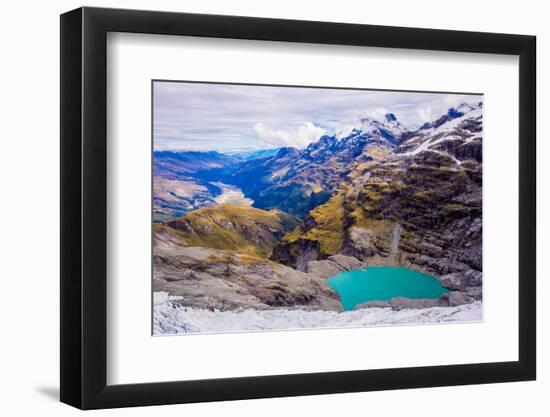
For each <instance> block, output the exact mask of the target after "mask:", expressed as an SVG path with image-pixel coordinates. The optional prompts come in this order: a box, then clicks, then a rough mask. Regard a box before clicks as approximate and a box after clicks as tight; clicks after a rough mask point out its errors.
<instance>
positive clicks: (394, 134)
mask: <svg viewBox="0 0 550 417" xmlns="http://www.w3.org/2000/svg"><path fill="white" fill-rule="evenodd" d="M407 130H408V129H407V128H406V127H405V126H403V125H402V124H401V123H400V122H399V120H398V119H397V116H396V115H395V114H394V113H386V114H385V115H384V117H383V120H382V121H379V120H377V119H374V118H372V117H359V118H357V119H356V120H354V121H353V122H351V123H349V124H346V125H344V126H342V127H341V128H340V129H337V130H336V135H335V136H336V138H337V139H338V140H342V139H345V138H347V137H348V136H351V135H354V134H366V135H380V136H383V137H385V138H386V139H388V140H390V142H392V143H393V142H395V141H396V140H397V139H398V137H399V136H401V135H402V134H403V133H404V132H406V131H407Z"/></svg>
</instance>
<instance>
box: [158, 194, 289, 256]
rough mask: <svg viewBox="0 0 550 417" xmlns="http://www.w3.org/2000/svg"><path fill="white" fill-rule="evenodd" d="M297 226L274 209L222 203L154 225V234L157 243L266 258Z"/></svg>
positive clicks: (287, 216) (286, 216)
mask: <svg viewBox="0 0 550 417" xmlns="http://www.w3.org/2000/svg"><path fill="white" fill-rule="evenodd" d="M297 224H298V219H297V218H295V217H294V216H291V215H289V214H287V213H283V212H281V211H278V210H271V211H266V210H260V209H256V208H253V207H247V206H239V205H232V204H222V205H219V206H216V207H211V208H204V209H200V210H195V211H193V212H191V213H189V214H187V215H185V216H184V217H181V218H178V219H175V220H171V221H168V222H165V223H163V224H157V225H155V227H154V232H155V241H157V242H161V241H169V242H171V243H173V244H175V245H178V246H201V247H207V248H214V249H222V250H223V249H227V250H231V251H235V252H239V253H245V254H250V255H255V256H259V257H263V258H269V257H270V256H271V253H272V250H273V247H274V246H275V245H276V244H277V243H278V241H279V240H280V239H281V237H282V236H283V235H284V234H285V233H286V232H289V231H291V230H292V229H294V228H295V227H296V225H297Z"/></svg>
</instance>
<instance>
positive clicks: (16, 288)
mask: <svg viewBox="0 0 550 417" xmlns="http://www.w3.org/2000/svg"><path fill="white" fill-rule="evenodd" d="M81 5H82V3H80V2H77V1H72V0H59V1H56V2H55V3H54V2H39V1H27V2H14V1H12V2H8V3H6V4H4V5H3V8H2V17H1V23H0V31H1V37H0V42H1V50H0V51H1V56H2V60H1V63H0V72H1V77H0V80H2V85H1V87H0V107H1V111H0V114H1V115H2V116H1V119H0V120H1V124H2V130H1V133H0V140H1V142H0V143H1V145H2V148H1V149H2V152H1V154H0V155H1V159H0V183H1V190H2V197H3V198H2V204H1V205H0V226H1V229H0V230H2V233H1V235H0V236H1V243H0V244H1V249H2V250H1V252H0V253H2V257H1V258H0V259H1V263H0V268H1V273H0V278H1V279H2V281H3V286H2V287H1V288H2V290H1V294H2V297H1V299H0V323H1V325H2V327H1V331H2V343H0V393H1V394H0V395H1V398H2V400H1V401H0V410H1V411H2V414H4V415H33V414H31V413H33V412H34V413H40V415H59V416H65V415H75V414H76V413H77V411H76V410H74V409H72V408H70V407H68V406H66V405H62V404H60V403H58V402H57V396H58V390H59V388H58V379H59V371H58V368H59V361H58V348H59V343H58V340H59V325H58V311H59V284H58V282H59V281H58V276H59V249H58V247H59V232H58V230H59V214H58V213H59V185H58V183H59V167H58V165H59V46H58V44H59V17H58V15H59V14H60V13H62V12H64V11H67V10H70V9H73V8H76V7H79V6H81ZM87 5H89V6H103V7H123V8H138V9H157V10H168V11H181V12H184V11H186V12H197V13H216V14H238V15H249V16H263V17H279V18H292V19H308V20H326V21H341V22H353V23H370V24H381V25H396V26H416V27H431V28H441V29H457V30H475V31H492V32H510V33H522V34H534V35H537V37H538V74H539V78H538V88H537V93H538V119H539V129H538V139H539V148H538V155H539V156H538V170H539V179H538V193H539V198H538V212H539V216H538V217H539V223H538V228H539V240H538V245H539V247H538V257H539V259H540V262H539V268H538V280H539V285H538V291H539V308H538V313H539V325H538V330H539V343H538V348H539V366H538V372H539V378H538V381H537V382H527V383H508V384H498V385H484V386H467V387H451V388H432V389H422V390H404V391H388V392H377V393H360V394H346V395H325V396H315V397H302V398H287V399H271V400H255V401H237V402H230V403H210V404H193V405H180V406H165V407H146V408H140V409H121V410H109V411H100V412H97V413H94V415H115V413H116V415H128V416H130V415H131V416H135V415H137V416H148V415H155V416H161V415H162V416H164V415H181V414H182V413H187V414H188V415H193V416H214V415H219V414H222V413H223V414H224V415H227V416H233V415H235V416H236V415H238V416H256V415H262V416H271V415H273V416H279V415H285V414H288V415H300V414H302V415H309V414H314V415H318V416H334V415H337V414H339V413H346V414H357V415H366V414H373V415H389V416H391V415H407V416H432V415H433V416H436V415H437V416H439V415H445V416H448V417H451V416H463V415H465V414H473V415H499V414H501V415H519V414H525V415H531V416H543V415H547V414H548V412H549V410H550V404H549V402H548V399H547V392H548V391H549V390H550V382H549V378H550V365H549V363H550V362H549V360H548V358H547V352H548V351H549V342H550V330H549V328H550V327H549V326H548V325H547V324H546V318H547V317H548V316H549V315H550V308H549V306H548V304H544V303H543V301H544V299H543V297H542V294H548V292H549V291H550V285H549V284H548V281H547V279H548V275H549V273H550V268H549V267H548V265H544V264H543V263H544V260H545V259H544V258H545V255H547V254H548V252H549V250H550V221H549V220H548V217H547V216H544V215H543V213H544V212H545V211H546V212H548V210H550V200H549V198H550V196H549V194H548V192H547V190H546V192H544V191H545V190H544V189H543V188H544V184H546V183H547V182H548V180H549V179H550V165H549V164H548V163H546V161H545V160H544V159H543V155H545V154H546V153H547V152H550V146H549V145H548V143H547V142H544V141H543V140H542V139H543V138H544V137H545V136H548V135H549V134H550V130H549V129H548V128H547V125H545V124H544V121H543V120H542V117H543V115H544V114H545V113H546V112H545V110H546V111H547V108H548V100H549V97H550V90H549V88H550V87H549V85H550V84H549V82H548V81H547V80H546V79H545V77H544V72H546V74H548V73H550V72H549V59H550V49H549V47H548V45H549V43H550V26H549V25H548V24H547V19H546V18H545V17H544V16H546V14H545V10H544V2H539V1H535V0H524V1H521V2H518V1H513V2H511V1H506V2H505V1H501V2H499V3H498V4H497V3H496V2H480V1H475V0H474V1H471V0H462V1H460V2H454V3H453V2H451V3H449V2H441V1H422V0H416V1H406V0H392V1H390V2H372V3H368V2H365V1H363V2H358V1H353V0H339V1H338V2H326V3H322V2H319V1H310V2H308V1H301V2H299V1H297V0H278V1H269V2H261V1H254V0H232V1H223V0H201V1H197V0H189V1H186V2H182V1H169V0H157V1H154V2H153V1H146V0H123V1H118V2H115V1H92V0H89V1H88V2H87ZM258 354H261V352H259V353H258ZM544 394H546V395H544Z"/></svg>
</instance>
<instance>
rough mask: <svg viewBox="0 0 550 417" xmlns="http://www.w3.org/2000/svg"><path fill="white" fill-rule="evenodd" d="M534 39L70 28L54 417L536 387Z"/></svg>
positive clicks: (78, 14) (196, 25)
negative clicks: (59, 409) (407, 391)
mask: <svg viewBox="0 0 550 417" xmlns="http://www.w3.org/2000/svg"><path fill="white" fill-rule="evenodd" d="M535 104H536V96H535V37H532V36H524V35H509V34H492V33H481V32H480V33H475V32H457V31H445V30H431V29H415V28H398V27H384V26H372V25H356V24H341V23H327V22H310V21H292V20H277V19H265V18H251V17H236V16H215V15H197V14H185V13H168V12H151V11H135V10H118V9H100V8H87V7H85V8H80V9H77V10H74V11H71V12H68V13H66V14H63V15H62V16H61V220H62V222H61V223H62V224H61V401H63V402H65V403H67V404H70V405H73V406H75V407H79V408H82V409H91V408H110V407H124V406H138V405H155V404H172V403H186V402H200V401H218V400H234V399H247V398H264V397H277V396H297V395H313V394H326V393H342V392H357V391H369V390H386V389H399V388H419V387H433V386H445V385H461V384H480V383H494V382H505V381H522V380H532V379H535V375H536V351H535V346H536V339H535V338H536V330H535V329H536V317H535V311H536V308H535V301H536V297H535V289H536V285H535V283H536V281H535V253H536V251H535V247H536V239H535V235H536V233H535V231H536V224H535V219H536V215H535V214H536V213H535V201H536V195H535Z"/></svg>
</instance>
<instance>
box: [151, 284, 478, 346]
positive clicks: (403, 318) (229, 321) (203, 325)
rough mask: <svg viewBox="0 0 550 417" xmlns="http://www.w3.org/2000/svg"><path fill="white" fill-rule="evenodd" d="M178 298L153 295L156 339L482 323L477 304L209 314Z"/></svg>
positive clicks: (240, 311) (215, 312)
mask: <svg viewBox="0 0 550 417" xmlns="http://www.w3.org/2000/svg"><path fill="white" fill-rule="evenodd" d="M180 301H181V300H180V297H174V296H169V295H168V294H167V293H166V292H155V294H154V310H153V331H154V334H156V335H163V334H185V333H195V332H207V333H218V332H243V331H261V330H282V329H287V330H290V329H294V330H297V329H306V328H307V329H311V328H323V327H325V328H330V327H333V328H336V327H337V328H341V327H366V326H387V325H406V324H414V325H418V324H430V323H453V322H475V321H480V320H481V319H482V305H481V302H480V301H476V302H474V303H470V304H465V305H460V306H456V307H431V308H424V309H400V310H394V309H392V308H389V307H385V308H379V307H373V308H364V309H359V310H355V311H345V312H342V313H338V312H336V311H322V310H314V311H312V310H303V309H297V308H294V309H291V308H278V309H267V310H254V309H240V310H231V311H211V310H204V309H197V308H190V307H185V306H182V305H181V304H180Z"/></svg>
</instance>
